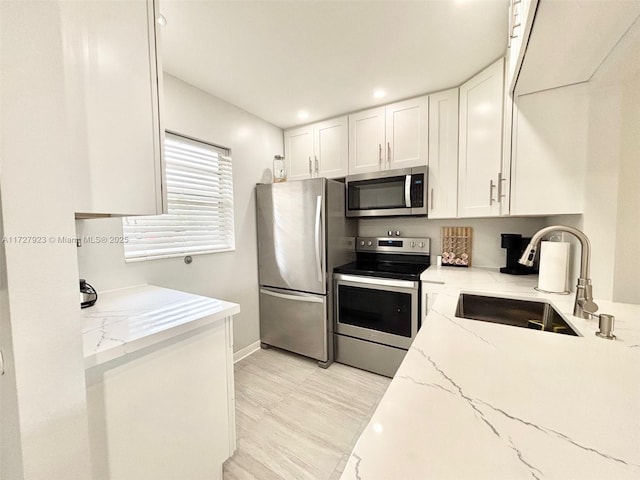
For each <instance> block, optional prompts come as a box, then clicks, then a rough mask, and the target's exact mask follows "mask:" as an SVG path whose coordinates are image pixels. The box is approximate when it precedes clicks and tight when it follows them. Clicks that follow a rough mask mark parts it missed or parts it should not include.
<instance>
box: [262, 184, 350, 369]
mask: <svg viewBox="0 0 640 480" xmlns="http://www.w3.org/2000/svg"><path fill="white" fill-rule="evenodd" d="M344 200H345V186H344V183H341V182H336V181H333V180H327V179H325V178H314V179H310V180H299V181H292V182H283V183H274V184H268V185H257V186H256V202H257V222H258V225H257V230H258V272H259V283H260V341H261V343H262V346H263V347H265V348H266V347H267V346H274V347H279V348H282V349H285V350H288V351H291V352H295V353H298V354H301V355H305V356H307V357H311V358H314V359H316V360H318V362H319V363H320V365H321V366H323V367H326V366H328V365H329V364H331V362H333V293H332V292H333V288H331V282H332V275H331V274H332V272H333V268H334V267H335V266H337V265H342V264H344V263H348V262H350V261H352V260H353V259H354V258H355V252H354V240H355V234H356V228H357V226H356V224H355V223H354V220H353V219H347V218H346V217H345V209H344Z"/></svg>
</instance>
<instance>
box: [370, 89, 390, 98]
mask: <svg viewBox="0 0 640 480" xmlns="http://www.w3.org/2000/svg"><path fill="white" fill-rule="evenodd" d="M386 95H387V92H385V91H384V90H383V89H382V88H376V89H375V90H374V91H373V98H382V97H384V96H386Z"/></svg>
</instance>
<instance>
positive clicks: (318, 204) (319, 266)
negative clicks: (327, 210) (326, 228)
mask: <svg viewBox="0 0 640 480" xmlns="http://www.w3.org/2000/svg"><path fill="white" fill-rule="evenodd" d="M321 212H322V196H320V195H318V198H317V201H316V228H315V243H316V245H315V247H316V271H317V272H318V281H319V282H322V252H321V251H320V249H321V247H322V242H321V239H320V234H321V233H322V229H321V228H320V214H321Z"/></svg>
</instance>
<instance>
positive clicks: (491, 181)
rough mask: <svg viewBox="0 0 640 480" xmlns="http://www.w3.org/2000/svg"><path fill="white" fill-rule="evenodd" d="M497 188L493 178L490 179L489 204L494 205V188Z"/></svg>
mask: <svg viewBox="0 0 640 480" xmlns="http://www.w3.org/2000/svg"><path fill="white" fill-rule="evenodd" d="M494 188H496V186H495V185H494V183H493V178H492V179H491V180H489V205H490V206H491V205H493V202H495V200H494V199H493V189H494Z"/></svg>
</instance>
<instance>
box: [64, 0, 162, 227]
mask: <svg viewBox="0 0 640 480" xmlns="http://www.w3.org/2000/svg"><path fill="white" fill-rule="evenodd" d="M60 9H61V18H62V35H63V42H64V47H65V50H64V64H65V75H66V81H67V84H68V85H69V89H68V95H67V98H68V102H69V105H68V107H69V112H70V114H69V121H70V124H71V127H72V128H71V130H72V132H73V135H74V138H73V139H72V142H71V149H72V153H71V155H72V157H73V158H74V162H73V175H74V184H75V192H74V193H75V211H76V212H77V213H78V214H86V215H88V216H91V215H93V214H112V215H155V214H158V213H162V210H163V198H162V176H163V173H162V147H163V146H162V139H163V135H162V130H161V126H160V117H159V95H158V90H159V88H158V82H159V80H160V79H159V77H158V71H159V70H158V68H159V67H158V58H157V55H156V31H155V28H156V22H155V4H154V2H153V1H152V0H149V1H148V2H146V1H142V2H61V4H60ZM160 71H161V70H160Z"/></svg>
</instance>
